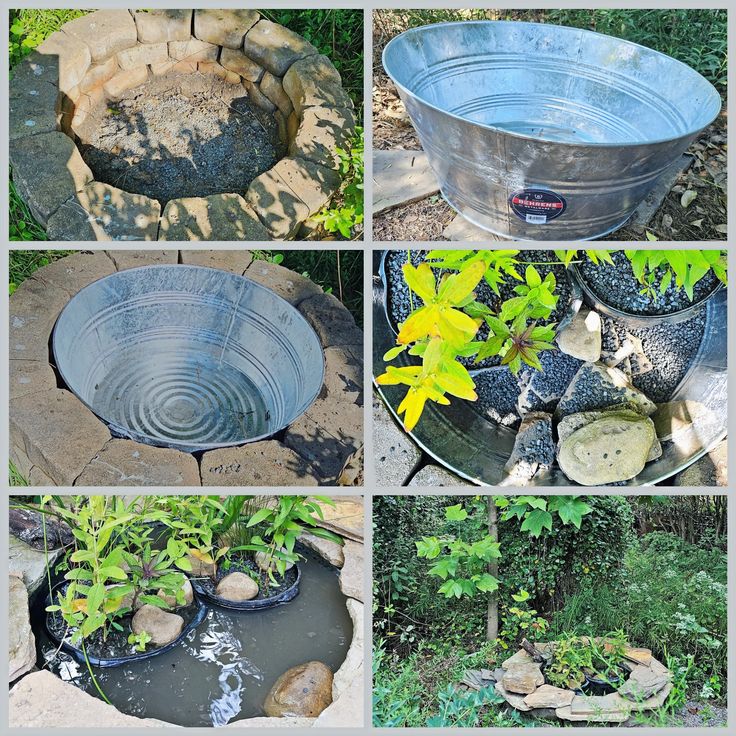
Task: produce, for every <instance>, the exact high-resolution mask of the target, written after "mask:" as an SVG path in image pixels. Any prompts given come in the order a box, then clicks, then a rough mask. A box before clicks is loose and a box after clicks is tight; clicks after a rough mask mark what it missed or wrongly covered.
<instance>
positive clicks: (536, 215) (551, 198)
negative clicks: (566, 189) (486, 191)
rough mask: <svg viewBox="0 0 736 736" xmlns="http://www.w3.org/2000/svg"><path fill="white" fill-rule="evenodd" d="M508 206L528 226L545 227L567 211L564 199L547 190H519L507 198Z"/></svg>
mask: <svg viewBox="0 0 736 736" xmlns="http://www.w3.org/2000/svg"><path fill="white" fill-rule="evenodd" d="M509 205H511V209H512V210H513V211H514V214H515V215H516V216H517V217H518V218H519V219H521V220H524V222H528V223H529V224H530V225H546V224H547V223H548V222H551V221H552V220H554V219H555V218H556V217H559V216H560V215H561V214H562V213H563V212H564V211H565V210H566V209H567V202H566V201H565V198H564V197H563V196H561V195H559V194H556V193H555V192H552V191H550V190H549V189H520V190H519V191H518V192H514V193H513V194H512V195H511V196H510V197H509Z"/></svg>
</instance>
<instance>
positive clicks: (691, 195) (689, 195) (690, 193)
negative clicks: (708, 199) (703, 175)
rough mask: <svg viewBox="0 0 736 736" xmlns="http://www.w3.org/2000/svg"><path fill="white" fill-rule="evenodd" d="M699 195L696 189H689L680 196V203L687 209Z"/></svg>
mask: <svg viewBox="0 0 736 736" xmlns="http://www.w3.org/2000/svg"><path fill="white" fill-rule="evenodd" d="M697 196H698V193H697V192H696V191H695V190H694V189H687V190H686V191H684V192H683V193H682V197H680V204H681V205H682V206H683V207H684V208H685V209H687V208H688V207H689V206H690V205H691V204H692V203H693V201H694V200H695V198H696V197H697Z"/></svg>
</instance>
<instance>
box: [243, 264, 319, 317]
mask: <svg viewBox="0 0 736 736" xmlns="http://www.w3.org/2000/svg"><path fill="white" fill-rule="evenodd" d="M245 277H246V278H248V279H251V280H252V281H255V282H256V283H258V284H261V285H262V286H265V287H266V288H268V289H271V291H274V292H276V293H277V294H278V295H279V296H280V297H282V298H284V299H286V301H287V302H289V303H290V304H293V305H294V306H297V304H300V303H301V302H303V301H304V300H305V299H308V298H309V297H310V296H317V295H319V294H322V293H323V291H322V287H321V286H318V285H317V284H315V283H314V281H311V280H310V279H308V278H305V277H304V276H300V275H299V274H298V273H296V272H295V271H290V270H289V269H288V268H284V267H283V266H279V265H277V264H275V263H269V262H268V261H261V260H255V261H253V263H251V265H250V266H249V267H248V270H247V272H246V273H245Z"/></svg>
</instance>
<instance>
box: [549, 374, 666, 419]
mask: <svg viewBox="0 0 736 736" xmlns="http://www.w3.org/2000/svg"><path fill="white" fill-rule="evenodd" d="M620 404H631V405H633V406H635V407H636V409H637V411H638V412H639V413H641V414H644V415H646V416H649V415H651V414H654V412H655V411H656V410H657V406H656V404H654V403H653V402H651V401H650V400H649V399H648V398H647V397H646V396H645V395H644V394H643V393H642V392H641V391H639V390H638V389H636V388H634V387H633V386H632V385H631V384H630V383H629V381H628V378H627V377H626V374H625V373H623V371H620V370H618V368H609V367H608V366H605V365H601V364H600V363H583V365H582V366H581V367H580V370H579V371H578V372H577V373H576V374H575V377H574V378H573V379H572V382H571V383H570V385H569V386H568V387H567V391H565V394H564V396H563V397H562V398H561V399H560V402H559V404H558V405H557V410H556V411H555V416H556V417H557V418H561V417H564V416H567V415H568V414H576V413H578V412H581V411H594V410H596V409H604V408H606V407H608V406H616V405H620Z"/></svg>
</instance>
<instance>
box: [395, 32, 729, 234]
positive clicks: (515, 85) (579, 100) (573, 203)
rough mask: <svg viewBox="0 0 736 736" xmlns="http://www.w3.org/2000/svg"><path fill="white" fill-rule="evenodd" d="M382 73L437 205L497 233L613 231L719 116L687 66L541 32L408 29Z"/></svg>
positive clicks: (713, 96) (593, 40)
mask: <svg viewBox="0 0 736 736" xmlns="http://www.w3.org/2000/svg"><path fill="white" fill-rule="evenodd" d="M383 65H384V67H385V69H386V72H387V73H388V75H389V76H390V77H391V78H392V79H393V81H394V82H395V83H396V86H397V88H398V90H399V94H400V96H401V99H402V100H403V102H404V104H405V105H406V109H407V111H408V112H409V115H410V117H411V119H412V122H413V123H414V127H415V128H416V130H417V133H418V135H419V138H420V140H421V142H422V147H423V148H424V150H425V151H426V152H427V155H428V157H429V162H430V165H431V166H432V169H433V171H434V172H435V174H436V175H437V178H438V180H439V183H440V187H441V190H442V193H443V195H444V197H445V199H446V200H447V201H448V203H449V204H450V205H451V206H452V207H453V208H454V209H456V210H457V211H458V212H459V213H460V214H461V215H463V217H465V218H466V219H467V220H469V221H470V222H472V223H473V224H475V225H478V226H479V227H481V228H483V229H485V230H487V231H489V232H492V233H496V234H498V235H502V236H504V237H508V238H516V239H528V240H586V239H590V238H596V237H600V236H602V235H605V234H606V233H609V232H611V231H613V230H616V229H617V228H619V227H621V226H622V225H623V224H624V223H625V222H626V220H627V219H628V218H629V217H630V216H631V214H632V213H633V212H634V210H635V209H636V207H637V205H638V204H639V203H640V202H641V201H642V200H643V199H644V197H645V196H646V195H647V193H648V192H649V191H650V190H651V189H652V187H653V186H654V184H655V183H656V181H657V179H658V178H659V177H660V176H661V175H662V174H663V173H664V172H665V170H666V169H667V168H668V167H670V166H671V165H672V164H673V162H675V161H676V160H677V158H678V157H679V156H680V155H681V154H682V153H683V152H684V151H685V150H686V149H687V147H688V146H689V145H690V143H691V142H692V140H693V139H694V138H695V137H696V136H697V134H698V133H699V132H700V131H701V130H702V129H703V128H704V127H706V126H707V125H708V124H709V123H711V122H712V121H713V120H714V119H715V117H716V116H717V115H718V113H719V112H720V109H721V98H720V95H719V94H718V92H717V90H716V89H715V87H713V85H711V84H710V83H709V82H708V81H707V80H706V79H705V78H704V77H703V76H701V75H700V74H698V72H696V71H695V70H693V69H691V68H690V67H689V66H687V65H686V64H683V63H681V62H679V61H676V60H675V59H672V58H670V57H669V56H666V55H665V54H661V53H659V52H657V51H653V50H652V49H648V48H645V47H644V46H639V45H638V44H635V43H630V42H628V41H623V40H621V39H618V38H613V37H611V36H604V35H602V34H600V33H594V32H592V31H585V30H579V29H576V28H566V27H562V26H554V25H550V24H546V23H521V22H515V21H467V22H460V23H437V24H435V25H430V26H423V27H421V28H415V29H412V30H409V31H406V32H405V33H402V34H401V35H399V36H397V37H396V38H394V39H392V40H391V41H390V42H389V43H388V45H387V46H386V48H385V49H384V52H383Z"/></svg>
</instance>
